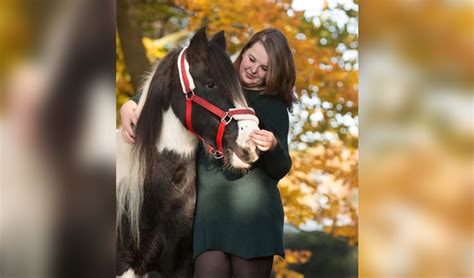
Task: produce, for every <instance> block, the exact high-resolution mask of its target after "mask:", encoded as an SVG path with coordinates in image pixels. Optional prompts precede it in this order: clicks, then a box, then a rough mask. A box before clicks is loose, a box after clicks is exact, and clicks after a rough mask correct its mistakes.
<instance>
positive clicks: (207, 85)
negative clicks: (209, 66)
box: [206, 82, 216, 89]
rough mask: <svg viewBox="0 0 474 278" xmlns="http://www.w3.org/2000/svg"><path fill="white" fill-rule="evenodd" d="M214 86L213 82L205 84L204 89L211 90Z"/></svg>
mask: <svg viewBox="0 0 474 278" xmlns="http://www.w3.org/2000/svg"><path fill="white" fill-rule="evenodd" d="M215 86H216V84H214V83H213V82H207V83H206V88H208V89H212V88H214V87H215Z"/></svg>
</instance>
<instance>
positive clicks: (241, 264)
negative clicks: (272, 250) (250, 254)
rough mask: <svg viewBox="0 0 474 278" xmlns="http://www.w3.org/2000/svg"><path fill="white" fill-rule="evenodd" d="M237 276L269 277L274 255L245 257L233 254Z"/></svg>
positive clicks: (236, 277) (235, 274)
mask: <svg viewBox="0 0 474 278" xmlns="http://www.w3.org/2000/svg"><path fill="white" fill-rule="evenodd" d="M231 263H232V272H233V274H234V277H235V278H268V277H270V274H271V273H272V265H273V256H269V257H259V258H252V259H244V258H242V257H238V256H231Z"/></svg>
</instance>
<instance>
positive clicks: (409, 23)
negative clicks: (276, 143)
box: [359, 0, 474, 277]
mask: <svg viewBox="0 0 474 278" xmlns="http://www.w3.org/2000/svg"><path fill="white" fill-rule="evenodd" d="M360 6H361V9H360V10H361V14H360V21H359V24H360V33H361V36H360V45H361V47H360V56H359V57H360V60H361V63H360V65H361V66H360V80H359V85H360V86H359V88H360V106H359V107H360V110H359V112H360V128H359V131H360V134H361V135H360V145H359V147H360V164H359V183H360V199H359V206H360V229H359V243H360V247H359V267H360V268H359V274H360V276H361V277H473V275H474V274H473V262H474V258H473V247H474V241H473V226H472V219H473V207H472V202H473V196H474V195H473V162H472V157H473V153H472V143H473V139H474V138H473V136H474V128H473V127H474V126H473V117H472V116H473V107H474V106H473V104H474V103H473V92H474V91H473V81H474V79H473V77H474V71H473V70H474V59H473V58H474V57H473V55H474V30H473V28H474V16H473V13H474V3H473V2H472V1H470V0H467V1H464V0H458V1H436V0H407V1H398V0H387V1H377V0H361V1H360Z"/></svg>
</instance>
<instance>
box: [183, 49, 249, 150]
mask: <svg viewBox="0 0 474 278" xmlns="http://www.w3.org/2000/svg"><path fill="white" fill-rule="evenodd" d="M185 52H186V47H185V48H183V50H181V52H180V53H179V56H178V72H179V80H180V82H181V88H182V89H183V94H184V95H185V98H186V128H187V129H188V130H189V131H190V132H192V133H193V134H196V135H197V136H198V137H199V138H200V139H201V141H202V142H203V143H204V144H205V140H204V138H203V137H202V136H200V135H199V134H197V133H196V132H195V131H194V129H193V125H192V121H191V114H192V107H193V106H192V105H193V102H194V103H196V104H198V105H199V106H201V107H202V108H204V109H206V110H207V111H209V112H211V113H212V114H214V115H215V116H217V117H218V118H219V119H220V123H219V128H218V129H217V135H216V146H217V148H214V147H213V146H211V145H210V144H208V145H207V151H208V152H209V153H211V154H212V155H213V156H214V157H215V158H216V159H220V158H222V157H223V156H224V148H223V147H222V138H223V137H224V131H225V127H226V126H227V125H228V124H229V123H230V122H231V121H232V120H233V119H235V120H237V121H240V120H251V121H255V122H256V123H257V125H258V118H257V117H256V116H255V111H254V110H253V109H252V108H250V107H245V108H231V109H229V110H228V111H223V110H222V109H220V108H219V107H217V106H215V105H214V104H212V103H210V102H208V101H207V100H205V99H203V98H201V97H200V96H198V95H196V94H195V93H194V89H195V88H196V86H195V84H194V80H193V77H192V76H191V74H190V72H189V64H188V61H187V60H186V53H185Z"/></svg>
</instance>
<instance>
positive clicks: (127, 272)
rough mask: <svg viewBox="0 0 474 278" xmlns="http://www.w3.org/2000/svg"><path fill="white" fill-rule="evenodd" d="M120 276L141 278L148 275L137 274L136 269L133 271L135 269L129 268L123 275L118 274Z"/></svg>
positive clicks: (145, 277) (121, 277) (123, 277)
mask: <svg viewBox="0 0 474 278" xmlns="http://www.w3.org/2000/svg"><path fill="white" fill-rule="evenodd" d="M118 277H120V278H140V277H143V278H147V277H148V276H147V275H146V274H145V275H144V276H140V275H137V274H135V271H133V269H131V268H129V269H128V270H127V271H125V272H124V273H123V274H122V276H117V278H118Z"/></svg>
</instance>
